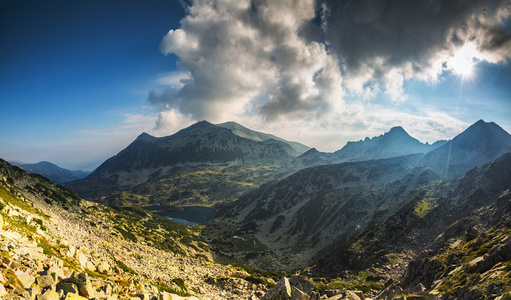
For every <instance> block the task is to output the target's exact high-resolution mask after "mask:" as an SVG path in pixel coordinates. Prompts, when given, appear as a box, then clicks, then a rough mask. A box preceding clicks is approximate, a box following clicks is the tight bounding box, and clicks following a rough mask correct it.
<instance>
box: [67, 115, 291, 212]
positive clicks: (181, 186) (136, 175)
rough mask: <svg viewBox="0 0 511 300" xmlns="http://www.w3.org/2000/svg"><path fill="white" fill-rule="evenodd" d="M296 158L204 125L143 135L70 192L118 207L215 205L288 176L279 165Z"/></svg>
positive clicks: (281, 146) (273, 144) (274, 143)
mask: <svg viewBox="0 0 511 300" xmlns="http://www.w3.org/2000/svg"><path fill="white" fill-rule="evenodd" d="M297 155H298V152H297V151H296V150H295V149H294V148H293V147H291V146H290V145H289V144H288V143H286V142H283V141H281V140H276V139H273V138H268V139H264V140H262V141H256V140H254V139H248V138H244V137H240V136H239V135H236V134H234V133H233V132H232V131H231V129H227V128H224V127H221V126H216V125H213V124H211V123H209V122H206V121H201V122H198V123H196V124H194V125H192V126H190V127H188V128H185V129H182V130H181V131H179V132H177V133H175V134H173V135H170V136H166V137H161V138H157V137H153V136H151V135H149V134H147V133H142V134H141V135H140V136H139V137H137V138H136V139H135V140H134V141H133V142H132V143H131V144H130V145H129V146H128V147H126V148H125V149H124V150H122V151H121V152H119V153H118V154H117V155H115V156H113V157H111V158H109V159H108V160H107V161H105V162H104V163H103V164H101V165H100V166H99V167H98V168H97V169H96V170H95V171H94V172H93V173H91V174H90V175H89V176H88V177H87V178H86V179H84V180H80V181H75V182H71V183H69V184H67V186H68V187H69V188H72V189H73V190H74V191H75V192H77V193H78V194H79V195H80V196H82V197H84V198H87V199H94V200H98V201H99V200H100V199H101V201H104V202H108V203H110V204H116V205H119V204H124V205H144V204H149V203H151V204H163V203H165V204H167V205H168V204H169V199H170V200H171V201H172V202H175V201H186V203H187V204H190V203H195V204H199V203H202V204H206V203H207V204H211V201H213V202H214V201H219V200H232V199H235V197H237V196H239V195H240V194H241V193H242V192H246V191H248V190H249V189H252V188H255V187H257V186H258V185H259V184H262V183H264V182H266V181H268V180H272V179H275V178H281V177H282V176H285V175H289V171H287V170H286V169H285V168H284V167H282V166H281V165H283V164H285V163H286V162H288V161H290V160H291V159H292V158H293V157H295V156H297ZM105 196H108V197H107V198H108V199H106V198H105ZM124 199H128V200H124Z"/></svg>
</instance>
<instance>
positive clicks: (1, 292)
mask: <svg viewBox="0 0 511 300" xmlns="http://www.w3.org/2000/svg"><path fill="white" fill-rule="evenodd" d="M7 295H8V294H7V291H6V290H5V287H4V285H3V284H0V297H4V296H7Z"/></svg>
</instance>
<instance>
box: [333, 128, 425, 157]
mask: <svg viewBox="0 0 511 300" xmlns="http://www.w3.org/2000/svg"><path fill="white" fill-rule="evenodd" d="M432 149H434V147H433V146H432V145H429V144H423V143H421V142H419V141H418V140H417V139H415V138H413V137H411V136H410V135H409V134H408V133H407V132H406V131H405V130H404V129H403V127H401V126H395V127H392V128H391V129H390V130H389V131H388V132H386V133H384V134H382V135H379V136H376V137H373V138H368V137H366V138H365V139H364V140H363V141H358V142H348V143H347V144H346V146H344V147H343V148H342V149H340V150H338V151H336V152H335V153H334V154H335V155H336V156H337V159H338V160H339V161H357V160H367V159H379V158H388V157H394V156H400V155H407V154H413V153H427V152H429V151H431V150H432Z"/></svg>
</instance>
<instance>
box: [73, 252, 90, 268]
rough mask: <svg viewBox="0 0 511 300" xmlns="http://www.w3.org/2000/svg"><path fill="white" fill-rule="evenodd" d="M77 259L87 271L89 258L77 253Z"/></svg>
mask: <svg viewBox="0 0 511 300" xmlns="http://www.w3.org/2000/svg"><path fill="white" fill-rule="evenodd" d="M76 259H78V262H79V263H80V266H82V268H84V269H85V268H86V267H87V256H85V254H83V253H82V252H80V251H76Z"/></svg>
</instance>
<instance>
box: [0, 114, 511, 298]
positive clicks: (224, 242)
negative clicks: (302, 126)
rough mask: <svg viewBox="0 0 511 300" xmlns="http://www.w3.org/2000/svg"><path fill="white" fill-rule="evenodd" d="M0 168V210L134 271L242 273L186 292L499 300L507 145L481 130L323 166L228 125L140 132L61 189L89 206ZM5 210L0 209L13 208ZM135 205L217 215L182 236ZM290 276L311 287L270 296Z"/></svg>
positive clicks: (358, 153)
mask: <svg viewBox="0 0 511 300" xmlns="http://www.w3.org/2000/svg"><path fill="white" fill-rule="evenodd" d="M0 166H1V167H2V168H1V170H0V171H2V174H1V175H2V176H1V177H0V181H1V184H2V189H0V192H1V193H3V194H2V195H3V196H2V197H4V198H5V199H7V198H6V197H8V199H14V198H19V199H25V200H26V199H28V198H31V199H32V198H34V197H35V198H34V199H35V200H34V201H35V202H33V203H32V204H26V203H25V204H23V205H22V206H20V207H22V209H29V210H30V207H32V206H34V205H36V206H37V207H41V208H44V209H46V210H45V211H47V214H51V215H52V218H54V217H55V215H54V213H55V212H56V211H58V212H59V213H60V214H65V215H66V217H65V218H67V219H66V220H68V219H69V220H68V221H66V222H68V223H66V224H67V225H66V228H67V227H70V228H71V227H73V226H75V225H73V224H72V222H78V223H80V224H81V225H76V226H77V227H80V226H82V227H83V226H85V228H88V229H87V230H88V232H94V231H93V230H92V228H98V229H99V230H103V229H104V230H105V231H104V232H110V233H109V234H111V232H114V233H115V234H111V236H109V237H108V238H109V239H110V238H112V236H117V237H118V238H121V237H122V239H123V240H126V241H127V243H125V244H123V245H124V246H123V247H129V249H131V250H130V251H132V254H133V255H132V256H133V257H134V258H133V259H134V260H137V259H139V258H140V257H145V256H144V255H146V254H147V253H159V252H156V250H154V249H160V250H165V251H171V252H173V253H178V254H179V255H195V258H197V259H200V257H207V259H208V260H209V259H210V258H211V259H213V258H214V262H211V266H210V267H213V266H214V268H216V266H217V264H216V262H222V263H231V264H241V265H243V266H245V267H244V268H245V269H244V270H250V272H251V273H242V274H240V273H235V274H234V273H229V274H231V275H232V274H234V275H232V276H231V275H227V277H226V276H225V275H222V276H220V277H211V276H209V275H208V276H202V277H201V276H199V277H200V278H199V279H197V278H196V277H193V276H192V277H186V278H194V279H193V280H194V281H193V285H194V286H195V287H197V286H201V285H202V286H208V285H209V284H212V285H215V286H224V287H225V285H226V282H230V280H231V279H228V278H230V277H234V278H238V279H240V280H242V281H235V282H237V284H243V285H244V284H245V283H244V282H245V281H247V282H251V283H253V285H252V286H251V288H248V289H252V290H253V291H254V292H251V295H252V296H251V297H252V298H253V299H257V298H261V297H262V296H263V294H258V296H256V295H255V291H257V290H259V291H261V290H267V289H268V288H269V287H272V286H274V285H275V284H276V285H275V286H274V288H273V289H272V290H271V291H269V292H268V294H267V297H265V298H264V299H281V298H278V297H277V298H275V297H274V296H271V295H280V294H281V292H282V291H283V292H282V293H287V292H286V291H287V290H293V291H294V292H293V293H295V295H297V294H296V293H301V294H299V295H300V296H299V298H296V299H319V295H323V296H322V297H323V298H328V297H334V298H331V299H339V297H341V298H342V297H347V296H346V295H347V294H346V293H348V290H349V289H356V290H359V292H358V293H359V294H357V295H360V296H362V297H369V298H376V299H399V297H407V298H409V297H422V298H418V299H429V298H435V297H436V298H438V297H440V296H439V295H441V297H442V299H497V298H498V297H500V296H501V298H499V299H503V298H502V297H503V295H506V297H508V296H511V291H509V289H508V288H509V286H510V285H511V269H510V266H511V238H509V233H511V204H510V203H511V197H509V195H511V136H510V135H509V133H507V132H506V131H504V130H503V129H502V128H501V127H499V126H498V125H497V124H495V123H491V122H490V123H487V122H484V121H483V120H480V121H478V122H476V123H474V124H473V125H471V126H470V127H468V128H467V129H466V130H465V131H463V132H461V133H460V134H458V135H457V136H456V137H454V138H453V139H452V140H450V141H439V142H436V143H434V144H432V145H429V144H423V143H421V142H419V141H418V140H416V139H414V138H413V137H411V136H410V135H409V134H408V133H407V132H406V131H405V130H404V129H403V128H401V127H393V128H392V129H390V131H389V132H386V133H384V134H382V135H380V136H377V137H374V138H366V139H365V140H361V141H358V142H350V143H348V144H347V145H346V146H345V147H343V148H342V149H340V150H338V151H336V152H334V153H324V152H320V151H317V150H316V149H310V148H308V147H307V146H303V145H298V144H296V143H293V142H288V141H286V140H283V139H281V138H278V137H275V136H272V135H268V134H264V133H260V132H257V131H253V130H250V129H248V128H245V127H243V126H241V125H239V124H236V123H232V122H230V123H224V124H219V125H213V124H211V123H208V122H206V121H201V122H199V123H196V124H194V125H192V126H190V127H188V128H185V129H183V130H181V131H179V132H177V133H176V134H173V135H170V136H167V137H161V138H158V137H153V136H151V135H149V134H147V133H142V134H141V135H140V136H139V137H138V138H137V139H135V140H134V141H133V142H132V143H131V144H130V145H129V146H128V147H126V148H125V149H124V150H122V151H121V152H119V153H118V154H117V155H115V156H113V157H112V158H110V159H108V160H107V161H105V162H104V163H103V164H102V165H101V166H99V167H98V168H97V169H96V170H95V171H94V172H93V173H91V174H90V175H89V176H87V177H86V178H84V179H80V180H75V181H72V182H69V183H66V184H65V186H66V187H68V188H70V189H72V190H73V191H75V192H77V193H78V194H79V195H80V196H81V197H82V198H85V199H88V200H94V201H96V202H101V203H94V202H88V201H83V200H81V199H80V198H79V197H78V196H76V195H74V194H73V193H72V192H71V191H70V190H68V189H65V188H63V187H61V186H54V185H52V183H51V182H49V181H45V180H44V178H40V177H37V176H35V177H27V176H28V175H25V174H24V173H23V171H21V170H19V169H16V168H15V167H10V166H8V165H6V164H0ZM19 199H18V200H16V201H18V202H16V201H15V200H12V201H11V202H10V204H9V205H11V206H12V205H14V204H16V205H18V204H17V203H21V202H23V203H24V202H26V201H25V200H23V201H22V200H19ZM20 201H21V202H20ZM13 203H14V204H13ZM87 203H89V204H87ZM105 204H106V205H105ZM20 205H21V204H20ZM48 205H50V206H53V205H58V207H60V208H58V209H50V208H51V207H47V206H48ZM108 205H115V206H114V207H110V206H108ZM149 205H151V206H154V205H157V206H164V207H167V208H171V206H172V205H174V206H186V205H207V206H211V205H212V206H213V207H214V208H215V209H216V211H217V216H216V218H215V219H214V220H213V221H211V222H208V223H205V224H202V225H200V226H194V227H185V226H184V225H175V223H172V222H170V223H167V222H166V221H163V220H161V219H159V218H158V217H157V216H156V215H153V214H151V213H149V212H147V211H145V210H144V209H142V208H140V207H147V208H150V207H148V206H149ZM45 207H46V208H45ZM2 215H4V213H3V212H2ZM9 220H10V222H14V220H16V219H9ZM42 222H43V224H47V222H44V221H42ZM69 222H71V223H69ZM155 222H157V223H158V224H161V225H156V224H155ZM16 224H17V223H16ZM20 224H22V223H20ZM23 224H24V223H23ZM48 224H49V223H48ZM84 224H85V225H84ZM92 224H93V225H92ZM181 226H182V227H181ZM102 232H103V231H102ZM192 233H193V234H192ZM102 234H106V233H102ZM105 236H106V235H105ZM95 242H96V243H97V240H95ZM105 243H106V242H105ZM105 245H107V244H105ZM108 245H110V244H108ZM108 247H114V248H111V249H109V250H108V251H110V252H111V251H114V252H115V253H118V254H116V255H117V256H118V255H120V254H119V252H118V251H119V249H118V248H115V246H114V245H110V246H108ZM147 247H153V248H150V249H149V248H147ZM169 247H170V248H172V249H170V248H169ZM123 249H128V248H123ZM137 249H138V250H137ZM148 249H149V250H148ZM108 251H106V253H109V252H108ZM48 253H49V252H48ZM158 255H160V254H158ZM123 257H124V258H123V260H126V259H127V257H126V256H123ZM115 259H116V256H114V261H115ZM180 261H181V262H183V261H187V263H192V264H200V260H194V259H192V260H185V259H181V260H180ZM132 263H133V264H134V265H137V264H140V263H141V262H134V261H132ZM173 263H176V261H174V262H173ZM147 265H148V266H151V270H153V269H158V268H160V266H159V265H158V263H155V262H150V263H147ZM246 266H248V267H246ZM252 268H254V269H255V270H260V271H253V270H254V269H252ZM138 270H140V272H142V269H140V268H139V269H138ZM295 270H299V271H300V272H301V273H302V275H304V276H306V277H308V278H309V279H310V280H311V281H307V282H308V283H307V282H305V281H303V280H305V279H303V278H302V279H297V278H291V279H292V280H291V279H289V280H288V281H286V280H287V279H284V278H283V279H280V280H279V281H278V283H276V281H277V280H278V277H279V275H276V274H278V273H275V272H280V271H285V272H292V271H295ZM267 271H271V272H267ZM195 272H197V270H196V271H195ZM201 272H202V271H199V273H201ZM9 274H10V273H9ZM91 274H92V273H91ZM144 274H146V273H144ZM217 274H219V273H217ZM256 274H257V275H256ZM320 274H327V275H328V276H323V275H320ZM147 276H150V277H151V276H153V275H147ZM151 278H153V277H151ZM167 279H168V278H167ZM270 279H271V281H270ZM389 279H390V280H389ZM201 280H203V282H202V283H201V282H200V281H201ZM272 281H273V282H272ZM167 282H168V280H167ZM177 282H181V281H177ZM174 283H176V282H174ZM266 284H268V286H266V287H264V285H266ZM290 285H291V286H290ZM339 288H341V290H339ZM182 290H184V289H183V288H182ZM296 290H298V291H299V292H297V291H296ZM188 291H189V290H188ZM304 291H305V292H304ZM20 292H21V290H20ZM193 292H194V293H195V294H196V295H200V289H196V290H193ZM0 293H1V290H0ZM233 293H240V294H243V295H246V293H244V292H243V291H238V292H233ZM290 293H291V292H289V293H288V294H289V297H288V296H286V297H284V298H283V299H291V294H290ZM343 293H344V294H343ZM153 294H154V293H153ZM219 294H221V293H218V294H217V295H219ZM348 294H349V293H348ZM355 294H356V293H355V292H353V295H355ZM362 294H363V295H362ZM350 295H351V294H350ZM219 297H220V296H219ZM272 297H273V298H272ZM296 297H298V296H296ZM307 297H308V298H307ZM314 297H315V298H314ZM335 297H337V298H335ZM350 297H351V299H357V298H354V297H358V298H360V297H359V296H350ZM405 299H406V298H405Z"/></svg>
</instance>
